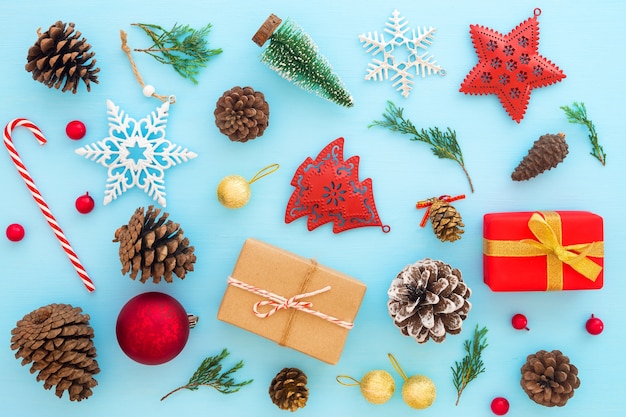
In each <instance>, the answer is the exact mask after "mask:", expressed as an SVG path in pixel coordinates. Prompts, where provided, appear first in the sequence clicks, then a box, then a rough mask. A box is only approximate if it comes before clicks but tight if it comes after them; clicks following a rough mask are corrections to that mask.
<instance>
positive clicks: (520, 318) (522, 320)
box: [511, 313, 530, 330]
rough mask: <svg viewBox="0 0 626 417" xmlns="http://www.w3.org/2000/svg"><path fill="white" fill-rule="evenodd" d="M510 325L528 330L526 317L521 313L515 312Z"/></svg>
mask: <svg viewBox="0 0 626 417" xmlns="http://www.w3.org/2000/svg"><path fill="white" fill-rule="evenodd" d="M511 325H512V326H513V328H515V329H517V330H530V329H529V328H528V319H527V318H526V316H525V315H523V314H519V313H518V314H516V315H514V316H513V317H512V318H511Z"/></svg>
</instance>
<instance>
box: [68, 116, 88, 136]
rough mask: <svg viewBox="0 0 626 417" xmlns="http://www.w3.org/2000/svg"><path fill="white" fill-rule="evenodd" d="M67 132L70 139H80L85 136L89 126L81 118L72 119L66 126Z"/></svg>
mask: <svg viewBox="0 0 626 417" xmlns="http://www.w3.org/2000/svg"><path fill="white" fill-rule="evenodd" d="M65 133H66V134H67V136H68V137H69V138H70V139H73V140H78V139H82V138H83V137H85V134H86V133H87V128H86V127H85V124H84V123H83V122H81V121H80V120H72V121H71V122H69V123H68V124H67V126H65Z"/></svg>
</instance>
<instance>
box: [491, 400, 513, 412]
mask: <svg viewBox="0 0 626 417" xmlns="http://www.w3.org/2000/svg"><path fill="white" fill-rule="evenodd" d="M491 411H493V413H494V414H495V415H497V416H503V415H505V414H506V413H508V412H509V401H508V400H507V399H506V398H504V397H496V398H494V399H493V400H492V401H491Z"/></svg>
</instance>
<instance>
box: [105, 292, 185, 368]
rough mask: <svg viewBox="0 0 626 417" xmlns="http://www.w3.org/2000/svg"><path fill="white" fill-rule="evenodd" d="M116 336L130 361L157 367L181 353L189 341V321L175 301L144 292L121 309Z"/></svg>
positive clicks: (156, 293) (169, 297)
mask: <svg viewBox="0 0 626 417" xmlns="http://www.w3.org/2000/svg"><path fill="white" fill-rule="evenodd" d="M115 332H116V334H117V341H118V343H119V345H120V347H121V348H122V350H123V351H124V353H125V354H126V355H128V357H129V358H131V359H133V360H134V361H137V362H139V363H142V364H144V365H159V364H162V363H165V362H168V361H170V360H172V359H174V358H175V357H176V356H177V355H178V354H179V353H180V352H181V351H182V350H183V348H184V347H185V344H187V339H188V338H189V320H188V318H187V312H186V311H185V309H184V308H183V306H182V305H181V304H180V303H179V302H178V301H177V300H176V299H175V298H174V297H171V296H169V295H167V294H163V293H160V292H147V293H143V294H139V295H137V296H135V297H133V298H131V299H130V301H128V302H127V303H126V305H124V307H122V310H121V311H120V314H119V316H118V317H117V325H116V328H115Z"/></svg>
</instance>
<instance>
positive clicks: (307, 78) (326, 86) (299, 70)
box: [260, 19, 354, 107]
mask: <svg viewBox="0 0 626 417" xmlns="http://www.w3.org/2000/svg"><path fill="white" fill-rule="evenodd" d="M260 58H261V62H263V63H264V64H266V65H268V66H269V67H270V68H271V69H273V70H274V71H276V72H277V73H278V74H279V75H280V76H281V77H283V78H285V79H286V80H288V81H291V82H293V83H294V84H295V85H297V86H298V87H300V88H302V89H304V90H306V91H309V92H313V93H315V94H317V95H318V96H320V97H322V98H325V99H326V100H330V101H332V102H334V103H337V104H339V105H341V106H344V107H353V106H354V100H353V98H352V96H351V95H350V93H349V92H348V91H347V90H346V88H345V86H344V84H343V82H342V81H341V79H340V78H339V76H338V75H337V74H335V73H334V72H333V69H332V66H331V65H330V63H329V62H328V60H327V59H326V58H325V57H324V56H323V55H321V54H320V53H319V52H318V47H317V45H316V44H315V42H313V39H311V37H310V36H309V35H308V34H306V33H305V32H304V31H303V30H302V28H300V26H298V25H297V24H296V23H295V22H293V21H292V20H289V19H287V20H285V21H284V22H283V23H282V25H280V26H279V28H278V29H277V30H276V31H275V32H274V33H273V34H272V36H270V38H269V44H268V45H267V47H266V48H265V49H264V50H263V52H262V53H261V56H260Z"/></svg>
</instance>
